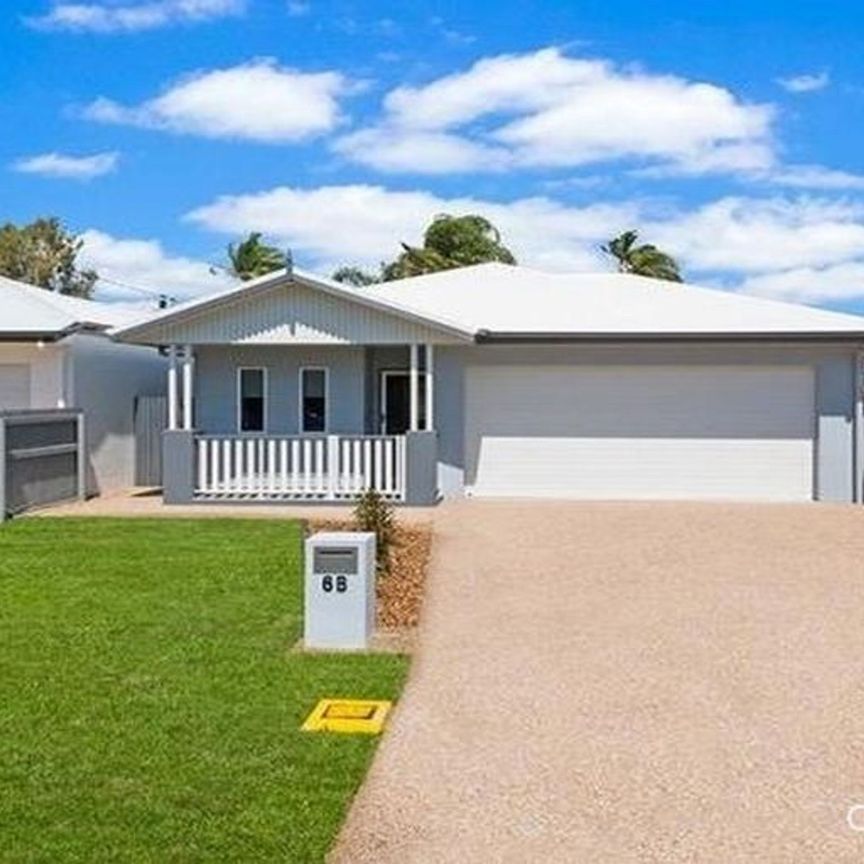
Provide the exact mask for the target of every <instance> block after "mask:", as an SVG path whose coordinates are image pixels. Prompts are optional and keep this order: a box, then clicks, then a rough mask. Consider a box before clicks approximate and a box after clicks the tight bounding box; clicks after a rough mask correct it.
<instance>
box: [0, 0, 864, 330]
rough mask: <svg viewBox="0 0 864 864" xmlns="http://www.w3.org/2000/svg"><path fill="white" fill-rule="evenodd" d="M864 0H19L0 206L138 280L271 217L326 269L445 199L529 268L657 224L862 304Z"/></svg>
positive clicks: (106, 293) (385, 253)
mask: <svg viewBox="0 0 864 864" xmlns="http://www.w3.org/2000/svg"><path fill="white" fill-rule="evenodd" d="M862 27H864V10H862V8H861V7H860V4H858V3H855V2H852V0H849V2H836V0H835V2H830V0H828V2H821V3H819V4H816V3H807V4H804V3H794V4H790V3H788V2H786V3H779V2H770V0H767V2H766V0H763V2H759V3H752V2H750V3H744V2H736V0H731V2H725V3H720V4H718V3H716V2H698V0H690V2H678V0H664V2H663V3H644V2H639V3H637V2H630V0H621V2H619V3H617V4H612V5H610V4H609V3H608V2H597V0H580V2H568V3H563V2H559V3H553V2H516V0H499V2H497V3H495V4H491V3H473V4H466V3H459V4H457V3H435V4H431V3H430V4H426V3H411V4H406V3H404V2H403V3H390V2H363V3H360V2H350V0H335V2H329V0H134V2H132V0H129V2H107V0H105V2H102V0H98V2H87V0H82V2H63V0H17V2H9V3H6V4H4V6H3V11H2V13H0V57H3V62H2V64H0V95H2V98H0V128H2V129H3V130H4V134H3V135H2V136H0V219H2V220H4V221H5V220H11V221H15V222H23V221H25V220H29V219H32V218H34V217H36V216H39V215H47V214H51V215H57V216H59V217H61V218H62V219H63V220H64V221H65V222H66V223H67V224H68V225H69V226H70V227H71V228H73V229H74V230H76V231H79V232H82V233H83V235H84V238H85V241H86V246H85V254H86V256H87V259H88V261H89V262H91V263H93V264H94V265H95V266H96V267H97V268H98V269H99V271H100V273H102V274H103V275H104V276H105V277H106V278H110V279H112V280H113V282H110V283H109V282H107V281H106V282H105V283H104V284H103V285H101V286H100V294H101V296H103V297H105V298H106V299H107V298H121V297H122V298H124V299H132V298H137V299H140V297H141V296H143V295H139V294H136V293H135V292H130V291H128V290H126V289H123V288H121V287H120V286H118V285H117V284H115V283H116V282H123V283H127V284H130V285H139V286H144V287H146V288H148V289H152V290H153V291H154V292H155V291H167V292H169V293H172V294H175V295H176V296H189V295H191V294H194V293H201V292H205V291H207V290H212V289H215V288H218V287H219V286H220V282H221V279H222V278H224V277H220V276H213V275H211V273H210V271H209V268H208V263H210V262H216V263H219V262H222V261H224V250H225V245H226V243H227V242H228V241H229V240H231V239H235V238H237V237H238V236H240V235H241V234H243V233H245V232H247V231H249V230H253V229H254V230H261V231H263V232H265V233H266V234H267V235H268V236H269V237H270V238H271V239H272V241H273V242H275V243H277V244H279V245H281V246H284V247H290V248H291V249H292V250H293V252H294V256H295V260H296V261H297V263H298V264H300V265H302V266H305V267H307V268H310V269H313V270H320V271H321V272H324V273H326V272H329V271H330V270H331V269H332V268H333V267H334V266H336V265H338V264H340V263H357V264H362V265H366V266H372V265H374V264H375V263H376V262H378V261H380V260H382V259H384V258H387V257H390V256H391V255H392V254H393V253H394V252H395V251H396V249H397V245H398V242H399V241H400V240H407V241H409V242H415V241H417V240H418V238H419V235H420V232H421V230H422V227H423V225H424V224H425V223H426V222H427V221H428V219H429V218H430V217H431V216H432V215H434V214H435V213H438V212H481V213H484V214H485V215H487V216H489V217H490V218H491V219H492V220H493V221H494V222H495V223H496V224H497V225H498V226H499V227H500V228H501V230H502V232H503V234H504V237H505V241H506V242H507V243H508V244H509V245H510V246H511V247H512V248H513V250H514V252H515V253H516V254H517V257H518V258H519V259H520V261H521V262H522V263H525V264H528V265H531V266H537V267H543V268H548V269H555V270H583V271H584V270H590V269H599V268H603V267H606V266H608V264H607V263H606V262H604V261H603V260H602V258H601V257H600V256H599V255H598V252H597V247H598V245H599V243H600V242H602V241H603V240H604V239H606V238H608V237H609V236H611V235H613V234H616V233H618V232H619V231H621V230H624V229H627V228H631V227H635V228H639V229H640V230H641V231H642V234H643V237H644V239H646V240H650V241H655V242H657V243H658V244H659V245H662V246H663V247H664V248H666V249H668V250H669V251H672V252H673V253H674V254H676V255H677V256H678V257H679V258H680V260H681V262H682V264H683V266H684V269H685V272H686V274H687V276H688V278H689V279H690V280H691V281H694V282H701V283H705V284H710V285H717V286H721V287H725V288H729V289H730V290H739V291H746V292H751V293H756V294H761V295H764V296H771V297H776V298H780V299H789V300H795V301H803V302H809V303H816V304H819V305H826V306H830V307H833V308H839V309H849V310H854V311H860V312H862V313H864V154H862V148H861V147H860V144H859V138H860V135H859V134H858V132H859V129H860V128H861V126H862V110H864V55H862V52H861V51H860V33H861V32H862Z"/></svg>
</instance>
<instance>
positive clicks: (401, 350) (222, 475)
mask: <svg viewBox="0 0 864 864" xmlns="http://www.w3.org/2000/svg"><path fill="white" fill-rule="evenodd" d="M168 352H169V357H170V361H171V362H170V366H169V371H168V388H167V396H168V429H167V431H166V432H165V433H164V435H163V478H164V479H163V483H164V498H165V502H166V503H170V504H189V503H195V502H200V503H208V502H222V503H230V502H257V503H280V502H298V503H299V502H305V503H331V504H332V503H348V502H351V501H354V500H356V499H357V498H359V496H360V495H361V494H362V493H363V492H364V491H365V490H368V489H374V490H376V491H378V492H379V493H380V494H381V495H382V496H383V497H385V498H386V499H387V500H390V501H392V502H394V503H398V504H409V505H429V504H433V503H435V501H436V500H437V498H438V486H437V435H436V433H435V431H434V417H435V398H434V395H435V388H434V362H435V361H434V349H433V347H432V346H431V345H428V344H427V345H418V344H412V345H406V346H392V345H391V346H386V347H384V348H381V349H378V350H377V353H376V349H375V348H374V347H372V346H362V347H357V346H344V347H341V346H339V347H337V346H314V347H306V346H304V347H300V346H293V345H292V346H248V347H247V346H243V347H236V346H230V347H229V346H213V345H207V346H197V347H196V346H193V345H184V346H178V345H172V346H169V348H168Z"/></svg>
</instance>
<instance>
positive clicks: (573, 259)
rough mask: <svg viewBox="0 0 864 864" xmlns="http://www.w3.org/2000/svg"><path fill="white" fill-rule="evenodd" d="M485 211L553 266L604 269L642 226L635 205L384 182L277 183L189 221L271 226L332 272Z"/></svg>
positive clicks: (535, 260) (231, 229)
mask: <svg viewBox="0 0 864 864" xmlns="http://www.w3.org/2000/svg"><path fill="white" fill-rule="evenodd" d="M441 212H449V213H482V214H484V215H485V216H487V217H488V218H490V219H491V220H492V221H493V222H494V223H495V224H496V225H497V226H498V227H499V229H500V230H501V232H502V234H503V236H504V238H505V242H507V243H508V244H509V245H510V246H511V248H512V249H513V250H514V252H515V254H516V255H517V257H518V258H519V259H520V260H523V261H524V262H525V263H528V264H533V265H534V266H538V267H547V268H549V269H554V270H594V269H597V268H598V267H600V266H602V265H601V262H600V257H599V254H598V253H597V250H596V246H597V243H598V242H599V241H600V240H601V239H606V238H608V237H610V236H612V234H614V233H616V232H617V231H620V230H623V229H624V228H627V227H630V226H631V225H632V224H635V223H636V220H637V208H636V207H635V206H633V205H627V204H624V205H604V204H598V205H591V206H587V207H582V208H577V207H567V206H565V205H563V204H560V203H558V202H556V201H553V200H551V199H549V198H546V197H536V198H522V199H519V200H516V201H513V202H510V203H506V204H501V203H497V202H492V201H484V200H481V199H477V198H471V197H467V196H466V197H459V198H442V197H439V196H437V195H434V194H432V193H430V192H421V191H413V192H411V191H409V192H398V191H390V190H387V189H385V188H383V187H381V186H366V185H350V186H324V187H320V188H317V189H296V188H291V187H288V186H283V187H278V188H276V189H272V190H269V191H266V192H261V193H259V194H254V195H238V196H224V197H222V198H219V199H217V200H216V201H215V202H213V203H212V204H209V205H206V206H204V207H200V208H198V209H197V210H195V211H193V212H192V213H190V214H188V216H187V219H188V220H189V221H192V222H194V223H196V224H198V225H201V226H204V227H206V228H210V229H212V230H215V231H219V232H222V233H225V234H227V235H230V236H236V235H237V234H241V233H244V232H247V231H254V230H260V229H261V228H262V226H263V227H265V228H266V231H267V233H268V234H270V235H272V236H273V237H275V238H277V239H278V241H279V243H280V244H281V245H284V246H287V247H290V248H292V249H293V250H294V252H295V254H297V255H298V258H302V259H303V260H305V261H307V262H308V264H309V266H313V267H316V268H318V269H320V270H321V271H322V272H326V271H327V270H328V269H330V268H332V267H333V266H335V265H338V264H344V263H359V264H363V265H366V266H375V265H376V264H378V262H380V261H381V260H383V259H388V258H392V257H393V255H394V254H396V253H397V252H398V251H399V242H400V241H402V240H405V241H407V242H409V243H417V242H419V241H420V238H421V233H422V230H423V228H425V226H426V225H427V224H428V223H429V221H430V220H431V219H432V217H433V216H435V215H436V214H437V213H441Z"/></svg>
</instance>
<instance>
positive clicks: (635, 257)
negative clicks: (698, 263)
mask: <svg viewBox="0 0 864 864" xmlns="http://www.w3.org/2000/svg"><path fill="white" fill-rule="evenodd" d="M638 239H639V232H638V231H625V232H624V233H623V234H619V235H618V236H617V237H615V238H613V239H612V240H610V241H609V242H608V243H605V244H604V245H603V246H601V247H600V250H601V251H602V252H603V253H605V254H606V255H608V256H609V257H610V258H614V259H615V260H616V261H617V263H618V272H619V273H633V274H635V275H636V276H650V277H651V278H652V279H665V280H667V281H668V282H680V281H681V271H680V270H679V268H678V262H677V261H676V260H675V259H674V258H673V257H672V256H671V255H669V254H667V253H666V252H661V251H660V250H659V249H658V248H657V247H656V246H653V245H652V244H650V243H642V244H637V242H636V241H637V240H638Z"/></svg>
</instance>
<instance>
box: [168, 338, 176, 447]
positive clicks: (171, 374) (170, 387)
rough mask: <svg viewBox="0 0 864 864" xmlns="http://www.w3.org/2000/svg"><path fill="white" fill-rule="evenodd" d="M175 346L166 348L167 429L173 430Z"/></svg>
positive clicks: (174, 427)
mask: <svg viewBox="0 0 864 864" xmlns="http://www.w3.org/2000/svg"><path fill="white" fill-rule="evenodd" d="M177 413H178V412H177V346H176V345H170V346H169V347H168V428H169V429H171V430H175V429H177V428H178V425H177Z"/></svg>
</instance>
